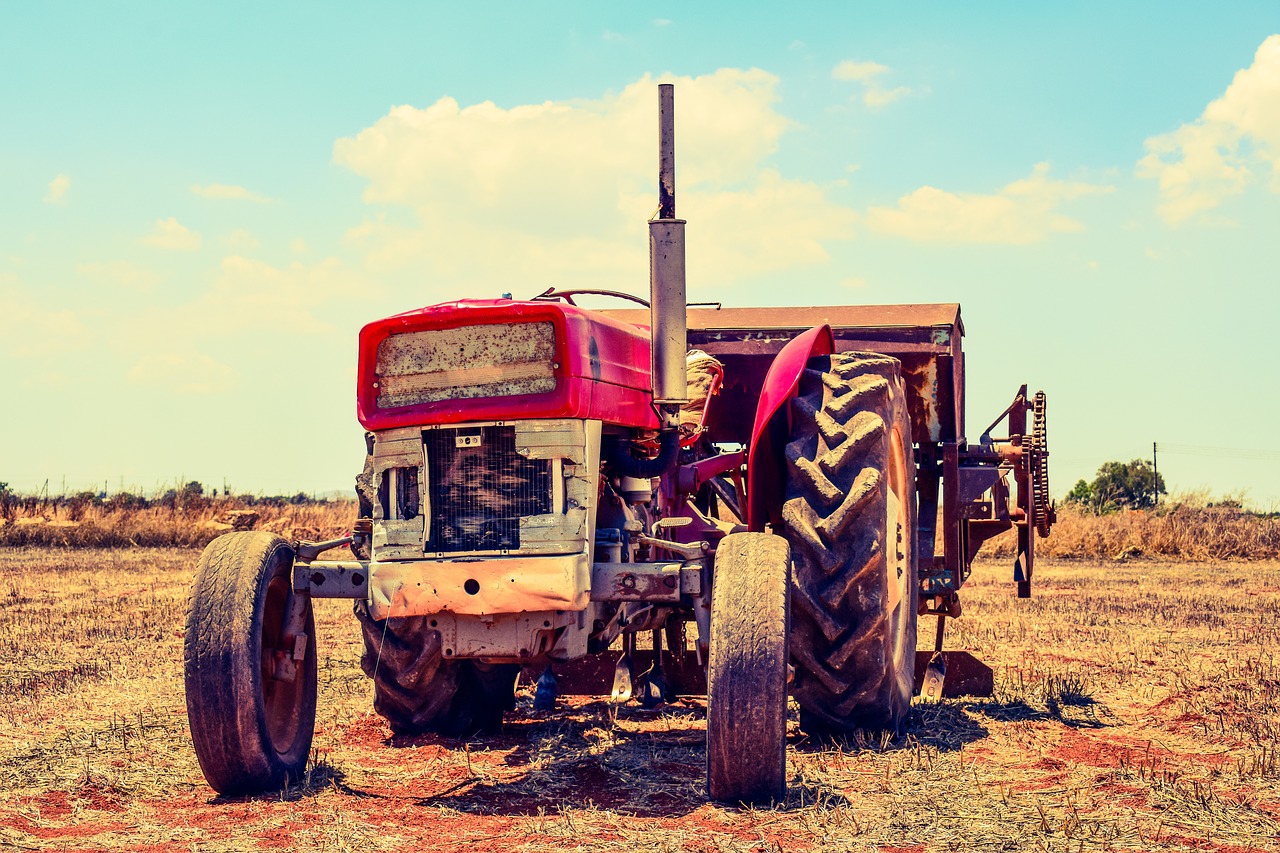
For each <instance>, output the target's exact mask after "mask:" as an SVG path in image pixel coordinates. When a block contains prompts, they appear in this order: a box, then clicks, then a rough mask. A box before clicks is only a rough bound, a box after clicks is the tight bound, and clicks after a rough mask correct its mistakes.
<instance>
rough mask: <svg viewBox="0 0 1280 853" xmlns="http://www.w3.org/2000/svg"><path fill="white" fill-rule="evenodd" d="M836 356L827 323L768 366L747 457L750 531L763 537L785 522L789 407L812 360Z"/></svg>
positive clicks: (799, 337)
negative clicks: (766, 529)
mask: <svg viewBox="0 0 1280 853" xmlns="http://www.w3.org/2000/svg"><path fill="white" fill-rule="evenodd" d="M835 351H836V344H835V338H834V337H833V336H832V334H831V327H830V326H828V325H826V324H825V323H824V324H823V325H821V326H814V327H813V328H812V329H809V330H808V331H807V332H803V333H801V334H799V335H796V336H795V337H794V338H792V339H791V342H790V343H788V344H787V345H786V346H784V347H783V348H782V351H781V352H779V353H778V357H777V358H775V359H774V360H773V364H771V365H769V372H768V373H767V374H766V375H765V378H764V387H763V388H761V389H760V402H759V404H757V406H756V419H755V423H754V425H753V426H752V428H751V446H750V448H749V450H748V454H747V526H748V527H750V529H752V530H756V531H762V530H764V526H765V525H766V524H773V525H775V526H776V525H778V524H779V523H780V522H781V521H782V503H783V501H784V500H785V498H786V495H785V494H784V489H783V484H784V483H785V482H786V472H785V470H784V467H783V466H785V465H786V458H785V457H784V455H783V448H784V447H785V446H786V443H787V437H788V435H789V433H790V427H791V411H790V408H789V407H787V403H788V402H789V401H790V400H791V399H792V398H793V397H795V396H796V393H797V392H798V390H799V388H800V375H801V374H802V373H804V367H805V365H806V364H807V363H808V362H809V359H811V358H813V357H814V356H815V355H830V354H832V353H833V352H835Z"/></svg>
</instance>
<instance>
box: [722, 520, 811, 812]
mask: <svg viewBox="0 0 1280 853" xmlns="http://www.w3.org/2000/svg"><path fill="white" fill-rule="evenodd" d="M713 571H714V575H713V581H712V582H713V586H712V590H711V637H710V640H711V650H710V654H709V656H708V663H707V791H708V793H709V794H710V796H711V799H713V800H717V801H719V802H726V803H749V804H757V805H768V804H769V803H771V802H777V801H779V800H781V799H782V798H783V797H784V796H785V795H786V783H787V764H786V750H787V633H788V628H789V625H788V601H787V598H788V591H789V589H790V585H791V555H790V548H789V547H788V546H787V542H786V540H785V539H782V538H781V537H778V536H772V535H769V534H767V533H735V534H732V535H730V536H726V537H725V538H724V539H722V540H721V541H720V544H719V546H718V547H717V548H716V557H715V566H714V569H713Z"/></svg>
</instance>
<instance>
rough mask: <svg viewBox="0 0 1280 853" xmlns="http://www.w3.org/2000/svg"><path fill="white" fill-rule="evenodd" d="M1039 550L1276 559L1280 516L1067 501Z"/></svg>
mask: <svg viewBox="0 0 1280 853" xmlns="http://www.w3.org/2000/svg"><path fill="white" fill-rule="evenodd" d="M1015 544H1016V540H1015V539H1014V537H1013V535H1012V534H1004V535H1003V536H1000V537H999V538H997V539H995V540H993V541H991V542H988V543H987V544H986V546H984V549H983V553H984V554H986V555H988V556H1011V555H1012V554H1013V551H1014V547H1015ZM1036 553H1037V554H1041V555H1044V556H1047V557H1060V558H1064V559H1085V560H1116V559H1119V560H1127V559H1132V558H1134V557H1161V558H1170V559H1174V560H1180V561H1188V560H1191V561H1202V560H1274V559H1277V558H1280V517H1277V516H1259V515H1253V514H1251V513H1248V512H1243V511H1241V510H1239V509H1234V508H1230V507H1221V508H1219V507H1203V506H1192V505H1187V504H1180V505H1174V506H1170V507H1161V509H1160V510H1158V511H1155V512H1148V511H1141V510H1129V511H1120V512H1113V513H1108V514H1106V515H1094V514H1092V513H1090V512H1086V511H1082V510H1080V509H1077V508H1075V507H1072V506H1070V505H1067V506H1065V507H1059V509H1058V523H1057V524H1055V525H1054V526H1053V535H1051V536H1050V537H1049V538H1048V539H1037V540H1036Z"/></svg>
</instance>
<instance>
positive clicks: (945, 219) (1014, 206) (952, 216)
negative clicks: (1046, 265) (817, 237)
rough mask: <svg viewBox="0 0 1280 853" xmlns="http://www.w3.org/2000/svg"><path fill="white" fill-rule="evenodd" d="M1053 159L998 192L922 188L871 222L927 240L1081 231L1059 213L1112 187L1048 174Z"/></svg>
mask: <svg viewBox="0 0 1280 853" xmlns="http://www.w3.org/2000/svg"><path fill="white" fill-rule="evenodd" d="M1048 173H1049V164H1048V163H1040V164H1038V165H1037V166H1036V167H1035V168H1034V169H1033V170H1032V172H1031V175H1030V176H1028V177H1026V178H1023V179H1021V180H1017V181H1014V182H1013V183H1011V184H1009V185H1008V186H1007V187H1005V188H1004V189H1002V190H1000V191H999V192H998V193H995V194H992V195H982V194H977V193H951V192H947V191H946V190H940V189H937V188H935V187H927V186H926V187H921V188H920V189H918V190H915V191H914V192H912V193H909V194H908V195H905V196H903V197H902V198H900V199H899V200H898V205H897V207H873V208H871V209H870V210H868V211H867V216H866V222H867V226H868V227H869V228H871V229H872V230H873V231H877V232H880V233H882V234H892V235H894V236H897V237H906V238H908V239H911V240H917V241H920V242H927V243H1005V244H1026V243H1035V242H1038V241H1039V240H1043V239H1044V238H1045V237H1046V236H1048V235H1049V234H1050V233H1052V232H1055V231H1080V230H1082V229H1083V227H1084V226H1083V225H1081V224H1080V223H1079V222H1076V221H1075V220H1073V219H1069V218H1068V217H1066V216H1063V215H1062V214H1061V213H1059V212H1058V209H1059V208H1060V207H1061V206H1062V205H1063V204H1064V203H1065V202H1068V201H1071V200H1072V199H1076V198H1080V197H1082V196H1088V195H1099V194H1103V193H1108V192H1111V191H1112V189H1113V188H1112V187H1106V186H1098V185H1095V184H1088V183H1083V182H1076V181H1057V180H1053V179H1051V178H1049V176H1048Z"/></svg>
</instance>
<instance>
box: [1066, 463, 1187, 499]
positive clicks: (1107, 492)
mask: <svg viewBox="0 0 1280 853" xmlns="http://www.w3.org/2000/svg"><path fill="white" fill-rule="evenodd" d="M1163 494H1167V491H1166V490H1165V487H1164V477H1161V476H1160V475H1159V474H1158V473H1156V471H1155V469H1154V468H1152V467H1151V463H1150V462H1149V461H1148V460H1146V459H1135V460H1133V461H1132V462H1106V463H1103V465H1102V467H1100V468H1099V469H1098V475H1097V476H1096V477H1094V478H1093V482H1092V483H1086V482H1085V481H1084V480H1081V481H1080V482H1078V483H1076V485H1075V487H1074V488H1073V489H1072V490H1071V491H1070V493H1068V495H1067V498H1066V499H1067V502H1068V503H1077V504H1081V505H1083V506H1087V507H1089V508H1090V509H1092V510H1094V511H1095V512H1109V511H1111V510H1115V509H1120V508H1129V509H1149V508H1151V507H1153V506H1155V505H1156V501H1157V500H1159V498H1160V495H1163Z"/></svg>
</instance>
